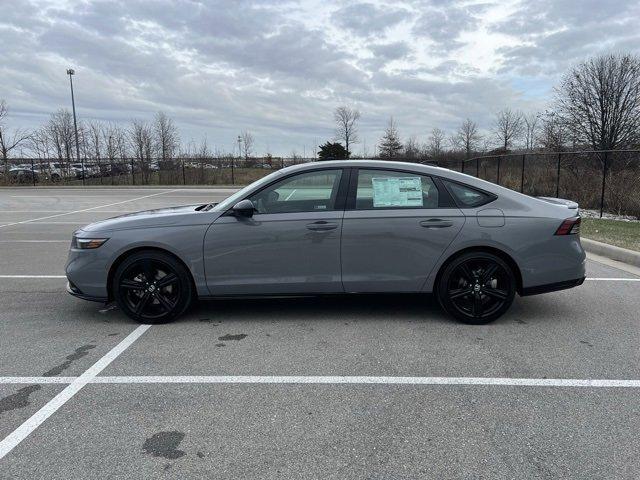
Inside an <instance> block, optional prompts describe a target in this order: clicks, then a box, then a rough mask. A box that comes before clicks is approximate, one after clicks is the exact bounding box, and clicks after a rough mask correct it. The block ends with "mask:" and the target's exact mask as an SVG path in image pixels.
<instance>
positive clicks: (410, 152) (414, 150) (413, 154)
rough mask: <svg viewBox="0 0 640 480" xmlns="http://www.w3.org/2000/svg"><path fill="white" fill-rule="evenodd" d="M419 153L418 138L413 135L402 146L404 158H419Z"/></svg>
mask: <svg viewBox="0 0 640 480" xmlns="http://www.w3.org/2000/svg"><path fill="white" fill-rule="evenodd" d="M421 153H422V152H421V151H420V144H419V143H418V138H417V137H416V136H415V135H411V136H410V137H409V138H408V139H407V141H406V142H405V144H404V156H405V157H406V158H411V159H415V158H419V157H420V154H421Z"/></svg>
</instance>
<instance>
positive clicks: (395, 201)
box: [371, 177, 423, 208]
mask: <svg viewBox="0 0 640 480" xmlns="http://www.w3.org/2000/svg"><path fill="white" fill-rule="evenodd" d="M371 183H372V186H373V207H374V208H376V207H377V208H381V207H422V206H423V197H422V181H421V179H420V177H380V178H372V179H371Z"/></svg>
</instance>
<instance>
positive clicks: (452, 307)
mask: <svg viewBox="0 0 640 480" xmlns="http://www.w3.org/2000/svg"><path fill="white" fill-rule="evenodd" d="M436 290H437V292H436V293H437V296H438V301H439V302H440V305H442V307H443V308H444V310H445V311H446V312H447V313H449V314H450V315H452V316H454V317H455V318H457V319H458V320H460V321H462V322H464V323H470V324H474V325H481V324H485V323H489V322H492V321H493V320H495V319H496V318H498V317H500V316H501V315H502V314H503V313H505V312H506V311H507V310H508V309H509V307H510V306H511V303H512V302H513V298H514V296H515V292H516V278H515V276H514V273H513V271H512V270H511V268H510V267H509V265H507V263H506V262H505V261H504V260H502V259H501V258H500V257H498V256H496V255H493V254H490V253H486V252H469V253H466V254H463V255H461V256H459V257H457V258H455V259H454V260H453V261H452V262H450V263H449V264H448V265H447V266H446V268H445V269H444V271H443V272H442V275H441V276H440V279H439V282H438V285H437V287H436Z"/></svg>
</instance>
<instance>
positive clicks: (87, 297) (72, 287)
mask: <svg viewBox="0 0 640 480" xmlns="http://www.w3.org/2000/svg"><path fill="white" fill-rule="evenodd" d="M67 293H69V294H71V295H73V296H74V297H78V298H81V299H82V300H88V301H90V302H100V303H107V301H108V298H107V297H94V296H93V295H86V294H84V293H82V291H81V290H80V289H79V288H78V287H76V286H75V285H74V284H73V282H72V281H71V280H69V279H67Z"/></svg>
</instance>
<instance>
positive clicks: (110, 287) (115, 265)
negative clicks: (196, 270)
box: [107, 246, 198, 301]
mask: <svg viewBox="0 0 640 480" xmlns="http://www.w3.org/2000/svg"><path fill="white" fill-rule="evenodd" d="M145 251H146V252H157V253H163V254H165V255H169V256H170V257H172V258H174V259H175V260H177V261H178V262H179V263H180V264H181V265H182V266H183V267H184V268H185V270H186V271H187V272H188V273H189V280H191V290H192V292H193V295H194V296H195V297H197V296H198V290H197V288H196V283H195V279H194V278H193V272H192V271H191V269H190V268H189V267H188V266H187V264H186V263H184V261H183V260H182V259H181V258H180V257H179V256H178V255H176V254H175V253H173V252H171V251H170V250H167V249H165V248H161V247H149V246H139V247H134V248H131V249H129V250H126V251H124V252H122V253H121V254H120V255H119V256H118V257H117V258H116V259H115V260H114V261H113V263H112V264H111V267H110V268H109V273H108V274H107V298H108V301H112V300H113V276H114V275H115V273H116V270H117V269H118V267H119V266H120V264H121V263H122V262H124V261H125V259H126V258H127V257H129V256H130V255H133V254H135V253H139V252H145Z"/></svg>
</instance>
